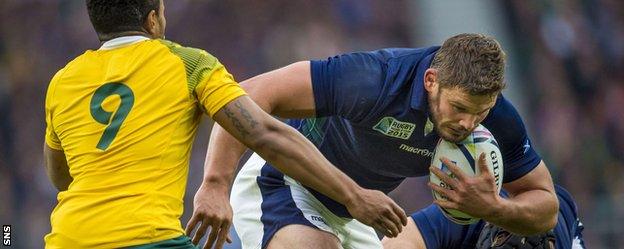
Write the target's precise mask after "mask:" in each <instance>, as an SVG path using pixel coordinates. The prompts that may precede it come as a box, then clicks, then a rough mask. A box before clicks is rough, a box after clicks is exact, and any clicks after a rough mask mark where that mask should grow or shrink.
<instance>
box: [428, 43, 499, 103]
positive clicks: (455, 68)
mask: <svg viewBox="0 0 624 249" xmlns="http://www.w3.org/2000/svg"><path fill="white" fill-rule="evenodd" d="M505 57H506V56H505V52H503V49H502V48H501V46H500V44H499V43H498V42H497V41H496V40H495V39H494V38H492V37H490V36H486V35H482V34H459V35H456V36H453V37H451V38H448V39H447V40H446V41H444V44H442V47H441V48H440V50H438V52H437V54H436V55H435V57H434V58H433V62H432V63H431V67H432V68H435V69H437V70H438V84H440V87H446V88H459V89H462V90H466V91H467V92H468V93H469V94H471V95H493V94H498V93H500V92H501V91H502V90H503V89H504V88H505V81H504V74H505Z"/></svg>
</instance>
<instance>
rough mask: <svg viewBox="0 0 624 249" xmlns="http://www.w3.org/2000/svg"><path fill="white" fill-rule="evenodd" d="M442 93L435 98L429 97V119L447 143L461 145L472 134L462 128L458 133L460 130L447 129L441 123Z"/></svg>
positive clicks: (447, 127)
mask: <svg viewBox="0 0 624 249" xmlns="http://www.w3.org/2000/svg"><path fill="white" fill-rule="evenodd" d="M441 92H442V91H438V93H437V94H436V95H435V96H432V95H429V96H428V97H427V98H428V100H429V119H430V120H431V123H433V127H434V130H435V131H436V132H437V133H438V136H440V137H441V138H442V139H444V140H446V141H449V142H453V143H459V142H461V141H463V140H464V139H466V137H468V135H470V132H468V131H465V130H464V129H461V128H460V129H461V130H460V131H459V132H457V130H458V129H451V128H450V127H449V126H445V127H446V128H444V127H443V123H442V122H441V120H442V115H441V113H440V95H441ZM458 133H461V134H458Z"/></svg>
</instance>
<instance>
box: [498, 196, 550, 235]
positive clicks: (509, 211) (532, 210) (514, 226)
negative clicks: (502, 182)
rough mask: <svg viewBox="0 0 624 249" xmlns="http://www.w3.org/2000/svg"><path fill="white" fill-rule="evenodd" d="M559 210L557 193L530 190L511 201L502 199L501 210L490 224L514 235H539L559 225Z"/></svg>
mask: <svg viewBox="0 0 624 249" xmlns="http://www.w3.org/2000/svg"><path fill="white" fill-rule="evenodd" d="M558 209H559V203H558V200H557V196H556V194H555V193H553V192H550V191H547V190H542V189H536V190H529V191H526V192H522V193H520V194H518V195H516V196H513V197H511V198H510V199H502V198H501V208H499V209H498V211H497V212H496V214H495V215H494V216H493V217H491V218H490V219H488V222H491V223H493V224H495V225H497V226H500V227H502V228H505V229H506V230H508V231H510V232H512V233H517V234H523V235H532V234H538V233H543V232H546V231H548V230H550V229H552V228H553V227H554V226H555V225H556V224H557V213H558Z"/></svg>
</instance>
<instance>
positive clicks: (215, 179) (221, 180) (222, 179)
mask: <svg viewBox="0 0 624 249" xmlns="http://www.w3.org/2000/svg"><path fill="white" fill-rule="evenodd" d="M230 185H231V180H230V179H229V178H228V177H226V176H218V175H206V176H204V179H203V181H202V184H201V186H200V187H204V188H211V189H218V190H227V191H229V189H230Z"/></svg>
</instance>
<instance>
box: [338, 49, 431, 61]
mask: <svg viewBox="0 0 624 249" xmlns="http://www.w3.org/2000/svg"><path fill="white" fill-rule="evenodd" d="M439 48H440V47H439V46H433V47H421V48H381V49H377V50H369V51H358V52H352V53H346V54H342V55H339V56H347V57H360V56H365V57H370V58H372V59H374V60H376V61H379V62H384V63H387V62H391V61H400V62H405V60H416V61H418V60H421V59H423V58H425V57H426V56H428V55H430V54H432V53H435V52H436V51H437V50H438V49H439Z"/></svg>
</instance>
